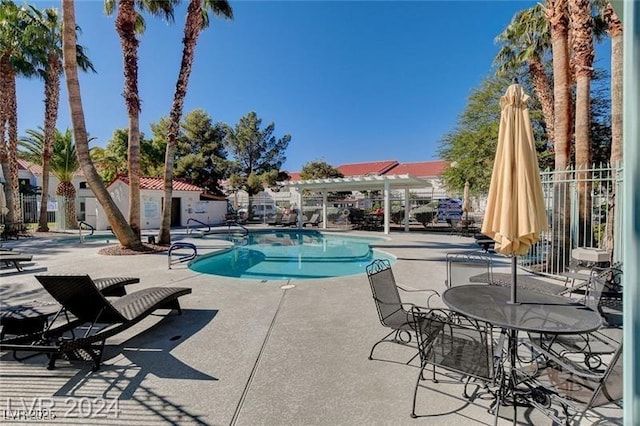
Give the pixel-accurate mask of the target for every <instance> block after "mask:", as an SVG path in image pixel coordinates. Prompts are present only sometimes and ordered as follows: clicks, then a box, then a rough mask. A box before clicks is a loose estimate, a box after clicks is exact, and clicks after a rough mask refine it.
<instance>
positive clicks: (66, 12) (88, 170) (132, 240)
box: [62, 0, 144, 250]
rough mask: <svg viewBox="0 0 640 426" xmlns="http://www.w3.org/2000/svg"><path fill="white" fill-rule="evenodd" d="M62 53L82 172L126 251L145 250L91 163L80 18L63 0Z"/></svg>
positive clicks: (66, 1)
mask: <svg viewBox="0 0 640 426" xmlns="http://www.w3.org/2000/svg"><path fill="white" fill-rule="evenodd" d="M62 20H63V27H62V52H63V55H62V57H63V64H64V74H65V77H66V79H65V80H66V82H67V93H68V96H69V109H70V110H71V122H72V123H73V138H74V140H75V146H76V151H77V154H78V162H79V163H80V166H81V167H82V173H83V174H84V176H85V178H86V179H87V184H88V185H89V188H91V191H92V192H93V194H94V195H95V196H96V198H97V199H98V202H99V203H100V205H101V206H102V208H103V209H104V211H105V214H106V216H107V218H108V220H109V224H110V225H111V229H112V230H113V233H114V234H115V235H116V237H117V238H118V241H119V242H120V244H121V245H122V246H123V247H124V248H129V249H133V250H143V249H144V246H143V245H142V243H141V242H140V237H139V235H137V234H136V233H135V232H133V230H132V229H131V227H130V226H129V224H128V223H127V221H126V219H125V218H124V215H123V214H122V212H121V211H120V209H118V206H117V205H116V204H115V203H114V202H113V199H112V198H111V196H110V195H109V192H107V188H105V186H104V183H103V182H102V179H100V175H99V174H98V172H97V171H96V168H95V167H94V166H93V163H92V162H91V157H90V156H89V141H88V138H87V127H86V125H85V120H84V111H83V109H82V98H81V95H80V82H79V81H78V64H77V62H76V52H77V49H76V32H75V28H76V17H75V7H74V2H73V0H63V2H62Z"/></svg>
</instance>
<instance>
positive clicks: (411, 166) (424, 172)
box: [389, 160, 449, 177]
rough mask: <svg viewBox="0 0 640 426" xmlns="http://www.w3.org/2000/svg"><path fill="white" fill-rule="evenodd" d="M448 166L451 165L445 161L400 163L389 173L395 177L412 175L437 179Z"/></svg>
mask: <svg viewBox="0 0 640 426" xmlns="http://www.w3.org/2000/svg"><path fill="white" fill-rule="evenodd" d="M448 164H449V163H448V162H447V161H444V160H435V161H421V162H418V163H400V164H398V165H397V166H395V167H394V168H393V169H391V171H390V172H389V173H390V174H394V175H411V176H414V177H435V176H440V175H441V174H442V172H444V171H445V169H446V168H447V166H448Z"/></svg>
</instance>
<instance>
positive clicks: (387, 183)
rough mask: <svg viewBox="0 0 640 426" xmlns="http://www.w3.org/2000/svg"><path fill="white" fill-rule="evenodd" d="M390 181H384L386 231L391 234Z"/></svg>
mask: <svg viewBox="0 0 640 426" xmlns="http://www.w3.org/2000/svg"><path fill="white" fill-rule="evenodd" d="M390 192H391V191H389V181H387V180H385V181H384V233H385V234H389V217H390V216H391V212H390V211H389V206H390V203H389V193H390Z"/></svg>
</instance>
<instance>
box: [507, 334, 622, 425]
mask: <svg viewBox="0 0 640 426" xmlns="http://www.w3.org/2000/svg"><path fill="white" fill-rule="evenodd" d="M545 356H546V357H548V358H550V359H552V360H553V362H552V363H548V364H547V365H546V366H545V367H544V368H542V369H539V370H537V371H536V372H535V373H534V374H533V375H532V374H530V373H528V372H523V371H522V370H517V372H518V375H519V376H520V378H521V380H522V381H521V384H523V385H525V386H526V387H528V388H529V389H530V394H529V397H528V399H529V401H530V402H531V404H532V405H533V406H534V407H535V408H537V409H538V410H540V411H541V412H542V413H544V414H545V415H546V416H547V417H549V418H550V419H552V420H553V421H554V422H555V423H556V424H565V425H569V424H571V423H572V422H575V424H579V423H580V421H581V420H582V418H583V417H584V416H585V414H586V412H587V411H589V410H590V409H592V408H596V407H601V406H604V405H608V404H617V405H619V403H620V402H621V401H622V396H623V389H622V381H623V370H622V365H623V363H622V343H620V344H619V345H618V346H617V347H616V350H615V352H614V353H613V355H612V357H611V360H610V361H609V362H608V364H607V366H606V367H605V368H601V369H599V370H594V369H591V368H588V367H585V365H584V364H582V363H580V362H573V361H572V360H571V359H570V358H566V357H560V358H558V357H557V356H556V355H555V354H553V353H546V354H545ZM556 404H557V405H559V406H560V409H561V411H560V410H558V409H555V408H554V405H556ZM561 415H562V416H563V417H561Z"/></svg>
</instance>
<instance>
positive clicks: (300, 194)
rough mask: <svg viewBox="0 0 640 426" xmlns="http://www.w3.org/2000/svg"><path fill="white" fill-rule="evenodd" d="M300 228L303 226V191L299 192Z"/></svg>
mask: <svg viewBox="0 0 640 426" xmlns="http://www.w3.org/2000/svg"><path fill="white" fill-rule="evenodd" d="M298 212H299V214H298V228H302V191H299V192H298Z"/></svg>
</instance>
